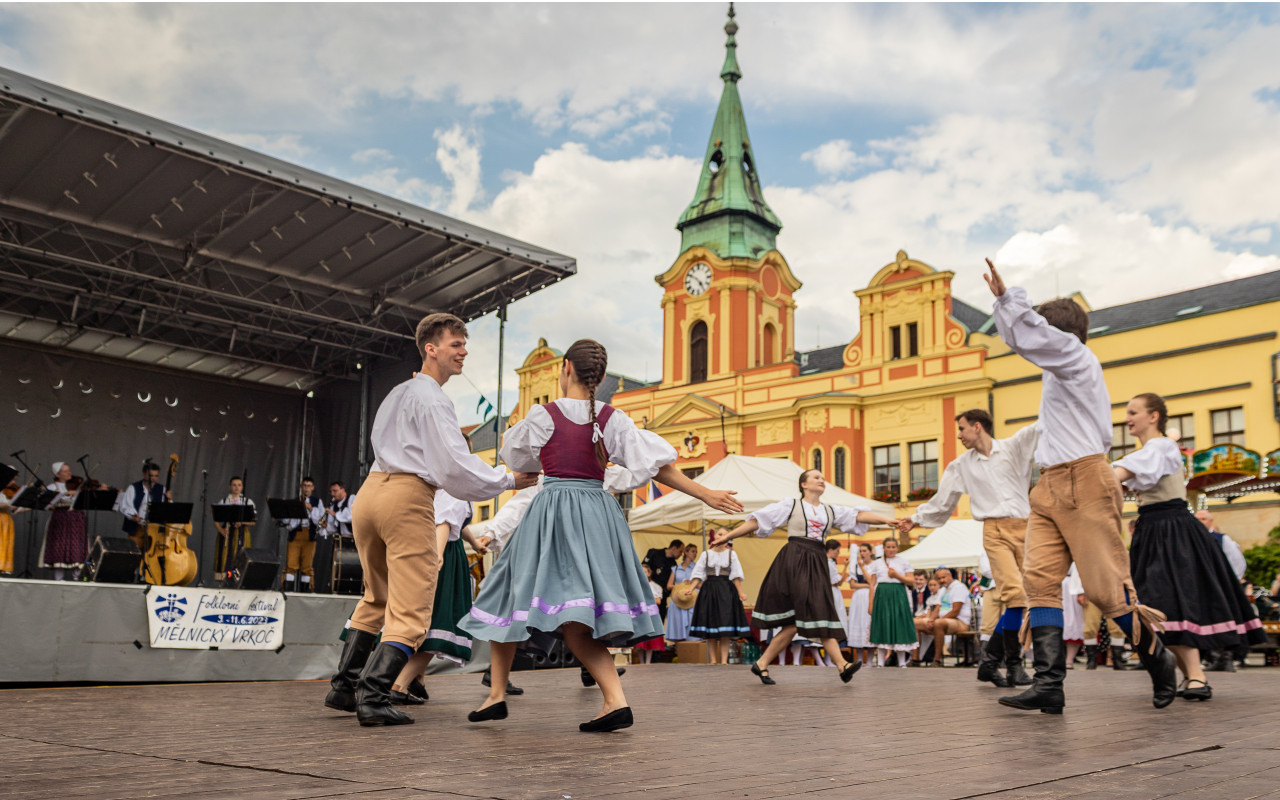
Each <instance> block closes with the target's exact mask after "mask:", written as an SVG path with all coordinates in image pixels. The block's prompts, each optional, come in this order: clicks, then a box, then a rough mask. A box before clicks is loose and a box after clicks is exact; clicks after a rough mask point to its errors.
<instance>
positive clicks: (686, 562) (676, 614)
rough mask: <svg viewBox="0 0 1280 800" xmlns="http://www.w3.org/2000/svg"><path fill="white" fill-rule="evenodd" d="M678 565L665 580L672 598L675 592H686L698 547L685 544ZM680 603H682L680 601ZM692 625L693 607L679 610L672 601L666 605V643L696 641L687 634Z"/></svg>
mask: <svg viewBox="0 0 1280 800" xmlns="http://www.w3.org/2000/svg"><path fill="white" fill-rule="evenodd" d="M680 559H681V560H680V563H679V564H676V566H675V568H674V569H672V570H671V577H670V578H668V579H667V589H668V590H669V591H670V592H671V596H672V598H675V596H676V592H681V591H688V590H689V586H688V583H689V581H690V579H692V578H693V568H694V565H695V562H697V560H698V546H697V545H696V544H687V545H685V546H684V551H683V552H682V553H681V554H680ZM681 602H684V601H683V600H681ZM692 624H693V606H689V607H688V608H681V607H680V606H679V605H678V604H677V603H676V601H675V600H674V599H673V600H672V601H671V602H669V603H667V641H668V642H684V641H690V640H694V639H697V637H696V636H694V635H692V634H691V633H689V626H690V625H692Z"/></svg>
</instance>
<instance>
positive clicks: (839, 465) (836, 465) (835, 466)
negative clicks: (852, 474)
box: [831, 447, 849, 489]
mask: <svg viewBox="0 0 1280 800" xmlns="http://www.w3.org/2000/svg"><path fill="white" fill-rule="evenodd" d="M846 452H847V451H846V450H845V449H844V448H843V447H837V448H836V449H835V452H833V453H832V454H831V469H832V471H833V472H834V473H835V475H834V477H835V479H836V486H839V487H840V488H841V489H848V488H849V485H848V483H846V482H845V461H846V460H848V455H847V454H846Z"/></svg>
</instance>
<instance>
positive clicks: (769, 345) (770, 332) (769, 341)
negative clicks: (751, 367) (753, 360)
mask: <svg viewBox="0 0 1280 800" xmlns="http://www.w3.org/2000/svg"><path fill="white" fill-rule="evenodd" d="M777 341H778V334H777V332H776V331H775V330H774V328H773V325H771V324H769V323H765V326H764V346H763V347H761V348H760V349H761V350H763V351H764V352H763V353H762V354H761V355H762V356H763V360H764V363H766V364H775V363H777V362H778V361H779V358H778V354H777V353H776V352H775V351H774V348H775V347H776V345H777Z"/></svg>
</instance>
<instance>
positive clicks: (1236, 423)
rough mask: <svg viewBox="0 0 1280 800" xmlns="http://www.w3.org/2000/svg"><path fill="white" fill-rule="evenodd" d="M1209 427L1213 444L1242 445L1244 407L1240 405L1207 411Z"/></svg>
mask: <svg viewBox="0 0 1280 800" xmlns="http://www.w3.org/2000/svg"><path fill="white" fill-rule="evenodd" d="M1209 427H1210V428H1211V429H1212V430H1213V443H1214V444H1229V443H1230V444H1238V445H1240V446H1241V447H1244V409H1243V408H1241V407H1240V406H1236V407H1235V408H1224V409H1221V410H1219V411H1210V412H1209Z"/></svg>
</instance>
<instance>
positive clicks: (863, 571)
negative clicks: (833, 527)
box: [845, 542, 875, 664]
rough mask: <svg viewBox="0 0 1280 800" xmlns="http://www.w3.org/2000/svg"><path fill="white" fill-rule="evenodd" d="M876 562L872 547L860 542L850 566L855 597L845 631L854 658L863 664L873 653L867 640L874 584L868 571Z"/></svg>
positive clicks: (852, 598)
mask: <svg viewBox="0 0 1280 800" xmlns="http://www.w3.org/2000/svg"><path fill="white" fill-rule="evenodd" d="M874 560H875V552H874V551H873V550H872V549H871V545H870V544H868V543H867V542H859V543H858V548H857V554H856V555H855V556H854V563H852V564H850V565H849V588H851V589H853V596H852V597H850V598H849V623H848V627H846V628H845V630H846V631H848V634H849V636H848V641H849V646H850V647H851V648H853V657H854V658H855V659H860V660H861V661H862V663H863V664H866V663H868V661H869V660H870V658H871V653H872V649H871V640H870V639H869V638H867V637H868V635H869V634H870V633H871V612H869V611H868V610H867V608H868V606H869V605H870V604H871V587H872V583H871V578H870V577H868V575H867V569H868V568H869V567H870V566H871V562H872V561H874Z"/></svg>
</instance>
